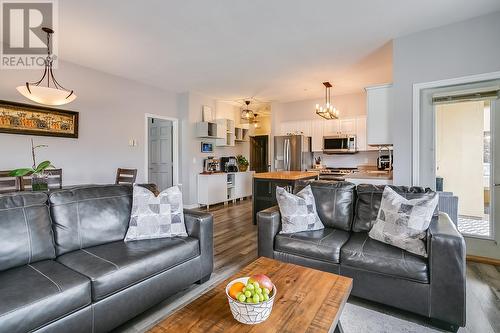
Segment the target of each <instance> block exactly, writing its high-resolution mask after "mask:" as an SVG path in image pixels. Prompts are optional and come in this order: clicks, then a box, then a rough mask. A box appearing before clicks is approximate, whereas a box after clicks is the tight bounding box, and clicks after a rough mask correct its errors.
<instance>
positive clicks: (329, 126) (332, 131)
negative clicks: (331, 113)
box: [323, 119, 340, 136]
mask: <svg viewBox="0 0 500 333" xmlns="http://www.w3.org/2000/svg"><path fill="white" fill-rule="evenodd" d="M323 122H324V123H323V124H324V130H323V131H324V133H323V135H324V136H331V135H339V134H340V121H339V120H338V119H332V120H324V121H323Z"/></svg>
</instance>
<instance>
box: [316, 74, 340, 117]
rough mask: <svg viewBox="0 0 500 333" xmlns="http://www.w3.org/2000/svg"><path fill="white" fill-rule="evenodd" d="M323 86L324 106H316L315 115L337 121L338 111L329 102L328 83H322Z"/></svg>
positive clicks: (329, 86) (329, 84) (329, 85)
mask: <svg viewBox="0 0 500 333" xmlns="http://www.w3.org/2000/svg"><path fill="white" fill-rule="evenodd" d="M323 85H324V86H325V106H324V107H323V106H319V104H316V114H317V115H319V116H321V117H323V118H325V119H327V120H332V119H339V110H337V109H336V108H335V107H334V106H333V105H332V102H331V100H330V88H331V87H332V85H331V83H330V82H323Z"/></svg>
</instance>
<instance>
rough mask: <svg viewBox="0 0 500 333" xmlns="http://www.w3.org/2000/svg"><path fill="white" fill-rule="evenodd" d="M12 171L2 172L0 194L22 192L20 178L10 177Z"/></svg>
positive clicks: (0, 175) (0, 172) (0, 173)
mask: <svg viewBox="0 0 500 333" xmlns="http://www.w3.org/2000/svg"><path fill="white" fill-rule="evenodd" d="M10 172H11V170H5V171H0V193H8V192H16V191H19V190H20V181H19V178H18V177H14V176H10V175H9V174H10Z"/></svg>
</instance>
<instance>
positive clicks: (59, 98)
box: [16, 27, 76, 105]
mask: <svg viewBox="0 0 500 333" xmlns="http://www.w3.org/2000/svg"><path fill="white" fill-rule="evenodd" d="M42 30H43V31H44V32H46V33H47V58H45V61H44V63H45V69H44V71H43V75H42V78H41V79H40V80H38V81H36V82H32V83H30V82H26V84H25V85H22V86H19V87H17V88H16V89H17V91H19V92H20V93H21V94H22V95H23V96H24V97H26V98H28V99H30V100H32V101H33V102H36V103H39V104H45V105H63V104H67V103H70V102H72V101H74V100H75V99H76V95H75V93H74V92H73V90H69V89H66V88H64V87H63V86H61V85H60V84H59V82H57V80H56V78H55V77H54V71H53V69H52V64H53V61H54V57H53V55H52V52H51V50H50V36H51V35H52V34H53V33H54V30H52V29H50V28H45V27H44V28H42ZM44 81H45V82H46V83H47V86H46V87H45V86H43V85H41V84H42V83H43V82H44Z"/></svg>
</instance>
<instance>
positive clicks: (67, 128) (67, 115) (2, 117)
mask: <svg viewBox="0 0 500 333" xmlns="http://www.w3.org/2000/svg"><path fill="white" fill-rule="evenodd" d="M0 133H9V134H24V135H41V136H56V137H66V138H78V112H75V111H66V110H59V109H54V108H49V107H45V106H38V105H31V104H23V103H16V102H9V101H2V100H0Z"/></svg>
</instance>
